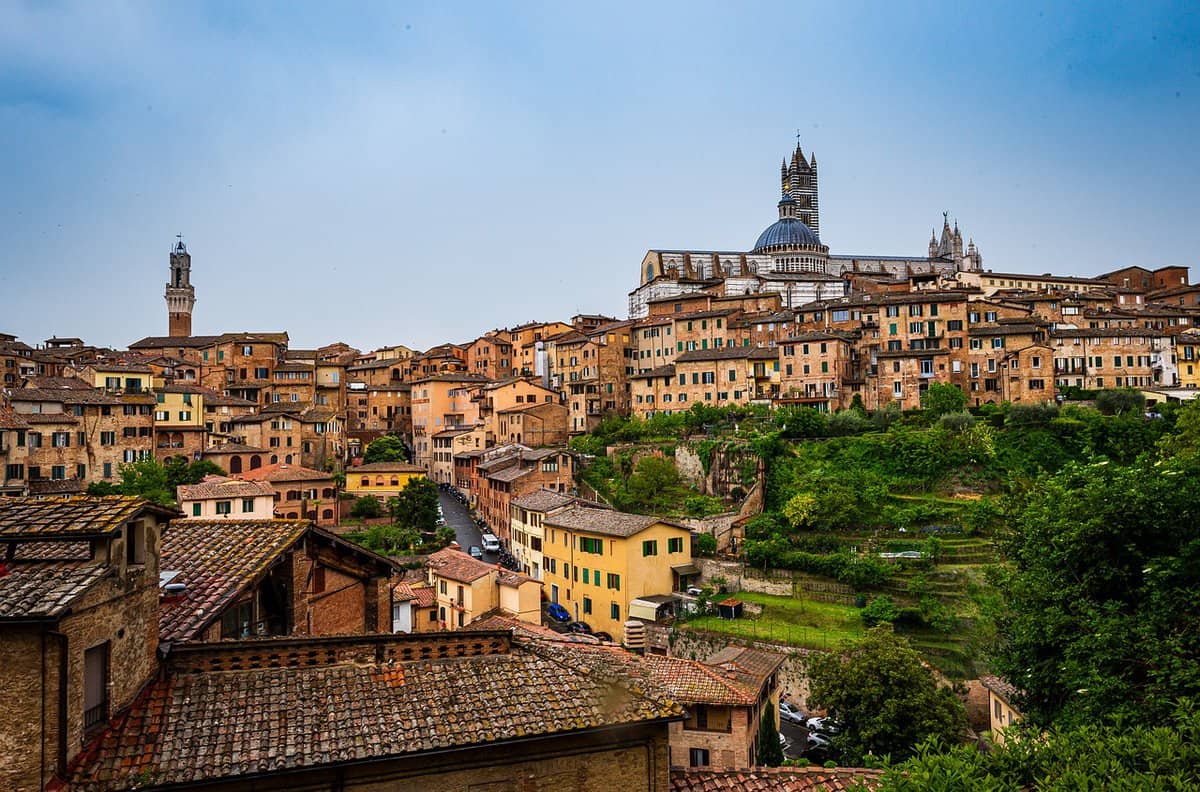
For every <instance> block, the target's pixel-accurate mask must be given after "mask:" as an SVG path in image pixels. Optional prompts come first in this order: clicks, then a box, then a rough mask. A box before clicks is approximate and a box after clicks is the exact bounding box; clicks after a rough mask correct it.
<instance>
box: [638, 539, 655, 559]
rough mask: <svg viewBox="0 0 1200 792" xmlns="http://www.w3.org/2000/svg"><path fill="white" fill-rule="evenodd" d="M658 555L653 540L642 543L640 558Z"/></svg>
mask: <svg viewBox="0 0 1200 792" xmlns="http://www.w3.org/2000/svg"><path fill="white" fill-rule="evenodd" d="M656 555H658V542H657V541H656V540H654V539H647V540H646V541H644V542H642V557H643V558H644V557H646V556H656Z"/></svg>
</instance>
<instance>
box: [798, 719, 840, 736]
mask: <svg viewBox="0 0 1200 792" xmlns="http://www.w3.org/2000/svg"><path fill="white" fill-rule="evenodd" d="M804 728H806V729H808V730H809V731H810V732H821V733H822V734H837V733H838V732H839V731H841V727H840V726H838V725H837V722H836V721H834V720H833V719H832V718H809V719H808V722H807V723H805V724H804Z"/></svg>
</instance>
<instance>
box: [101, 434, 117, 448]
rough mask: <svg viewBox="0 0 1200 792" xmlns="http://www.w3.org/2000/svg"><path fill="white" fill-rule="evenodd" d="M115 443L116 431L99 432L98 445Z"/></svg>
mask: <svg viewBox="0 0 1200 792" xmlns="http://www.w3.org/2000/svg"><path fill="white" fill-rule="evenodd" d="M116 443H117V433H116V432H101V433H100V445H102V446H110V445H116Z"/></svg>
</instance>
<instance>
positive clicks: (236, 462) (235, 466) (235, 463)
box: [229, 456, 242, 473]
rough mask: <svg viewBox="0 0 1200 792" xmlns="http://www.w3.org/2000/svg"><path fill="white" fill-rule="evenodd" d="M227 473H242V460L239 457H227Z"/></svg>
mask: <svg viewBox="0 0 1200 792" xmlns="http://www.w3.org/2000/svg"><path fill="white" fill-rule="evenodd" d="M229 472H230V473H241V472H242V458H241V457H240V456H232V457H229Z"/></svg>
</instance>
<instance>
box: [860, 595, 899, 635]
mask: <svg viewBox="0 0 1200 792" xmlns="http://www.w3.org/2000/svg"><path fill="white" fill-rule="evenodd" d="M899 615H900V608H898V607H896V601H895V600H893V599H892V598H891V597H889V596H888V595H886V594H881V595H879V596H878V597H873V598H872V599H871V602H870V604H868V605H867V607H865V608H863V609H862V620H863V624H865V625H866V626H867V627H874V626H875V625H876V624H879V623H880V622H894V621H896V617H897V616H899Z"/></svg>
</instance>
